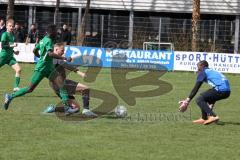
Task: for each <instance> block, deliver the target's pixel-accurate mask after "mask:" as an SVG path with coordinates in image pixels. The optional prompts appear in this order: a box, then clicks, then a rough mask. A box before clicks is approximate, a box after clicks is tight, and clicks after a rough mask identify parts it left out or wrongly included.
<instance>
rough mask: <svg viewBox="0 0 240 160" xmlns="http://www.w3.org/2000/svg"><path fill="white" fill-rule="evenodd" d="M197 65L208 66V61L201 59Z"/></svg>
mask: <svg viewBox="0 0 240 160" xmlns="http://www.w3.org/2000/svg"><path fill="white" fill-rule="evenodd" d="M198 64H199V65H201V66H204V67H208V62H207V61H206V60H202V61H200V62H198Z"/></svg>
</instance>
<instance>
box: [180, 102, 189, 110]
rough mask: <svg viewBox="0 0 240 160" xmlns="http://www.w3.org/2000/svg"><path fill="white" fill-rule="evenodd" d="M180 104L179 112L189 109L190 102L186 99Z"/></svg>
mask: <svg viewBox="0 0 240 160" xmlns="http://www.w3.org/2000/svg"><path fill="white" fill-rule="evenodd" d="M178 104H180V106H179V111H180V112H185V111H186V110H187V108H188V105H189V100H188V99H185V100H182V101H179V102H178Z"/></svg>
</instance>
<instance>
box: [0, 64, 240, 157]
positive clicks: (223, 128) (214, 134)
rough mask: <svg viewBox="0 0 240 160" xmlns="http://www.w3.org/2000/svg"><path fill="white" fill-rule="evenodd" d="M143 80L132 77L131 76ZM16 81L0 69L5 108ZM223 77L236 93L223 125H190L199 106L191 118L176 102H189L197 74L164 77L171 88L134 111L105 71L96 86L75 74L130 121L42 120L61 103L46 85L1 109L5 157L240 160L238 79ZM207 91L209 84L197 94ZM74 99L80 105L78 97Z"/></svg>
mask: <svg viewBox="0 0 240 160" xmlns="http://www.w3.org/2000/svg"><path fill="white" fill-rule="evenodd" d="M21 66H22V69H23V72H22V79H21V86H26V85H27V84H28V81H29V79H30V77H31V74H32V71H33V67H34V65H32V64H21ZM83 70H86V68H83ZM143 74H144V72H133V73H131V74H130V75H129V76H130V77H137V76H139V75H143ZM13 75H14V72H13V71H12V69H11V68H10V67H7V66H4V67H2V68H1V69H0V92H1V98H0V101H1V105H2V104H3V94H4V93H6V92H10V91H11V90H12V86H13V85H12V84H13ZM226 76H227V77H228V78H229V80H230V83H231V88H232V94H231V96H230V98H229V99H227V100H223V101H220V102H218V103H217V104H216V108H215V111H216V113H217V114H218V115H219V117H220V119H221V123H219V124H218V125H217V124H211V125H208V126H203V125H195V124H192V123H191V121H192V120H193V119H197V118H199V116H200V110H199V108H198V107H197V106H196V104H195V102H194V101H192V102H191V104H190V109H189V110H188V111H187V112H186V113H184V114H180V113H178V104H177V102H178V101H179V100H180V99H183V98H186V97H187V96H188V94H189V92H190V90H191V89H192V87H193V85H194V83H195V79H196V75H195V74H194V73H190V72H167V73H166V74H164V75H163V76H162V77H161V80H164V81H167V82H168V83H170V84H171V85H172V87H173V89H172V90H171V91H170V92H168V93H166V94H164V95H161V96H156V97H148V98H137V99H136V105H135V106H129V105H128V104H126V103H125V102H124V101H123V100H122V99H121V98H120V97H119V95H118V94H117V93H116V91H115V89H114V86H113V84H112V80H111V76H110V69H102V70H101V72H100V74H99V75H98V76H97V78H96V81H95V82H91V83H86V82H83V80H82V79H81V78H79V77H78V76H77V75H75V74H73V73H71V74H70V77H71V79H74V80H77V81H80V82H83V83H85V84H87V85H89V86H90V87H91V88H93V89H96V90H102V91H105V92H108V93H111V94H112V95H114V96H116V97H118V100H119V103H120V104H123V105H125V106H126V107H127V108H128V117H126V118H125V119H117V118H115V117H114V116H112V115H111V114H110V115H106V116H103V117H101V118H97V119H94V120H88V121H64V120H61V119H59V118H58V117H57V116H56V115H51V116H48V115H44V114H42V111H43V109H45V107H46V106H47V105H48V104H50V103H55V104H56V103H58V102H59V99H58V98H57V97H56V96H55V95H54V93H53V91H52V90H51V89H50V88H49V85H48V81H47V79H45V80H43V81H42V82H41V83H40V85H39V86H38V87H37V88H36V90H35V91H34V92H33V93H30V94H28V95H26V96H23V97H20V98H16V99H15V100H14V101H13V102H12V103H11V105H10V108H9V110H8V111H4V110H3V109H2V108H1V110H0V159H1V160H33V159H34V160H38V159H39V160H48V159H49V160H66V159H74V160H89V159H92V160H107V159H109V160H158V159H159V160H161V159H166V160H181V159H182V160H186V159H189V160H200V159H202V160H206V159H217V160H225V159H231V160H232V159H236V160H237V159H239V157H240V151H239V150H238V149H239V148H240V143H239V141H240V137H239V133H240V108H239V107H240V106H239V102H240V100H239V91H240V88H239V86H240V85H239V79H240V78H239V76H238V75H230V74H228V75H226ZM149 79H151V77H149ZM123 87H124V86H123ZM207 88H208V87H207V86H206V85H204V86H203V87H202V88H201V90H200V91H199V92H202V91H204V90H206V89H207ZM150 89H154V87H153V86H142V87H140V88H138V87H137V88H135V90H142V91H144V90H150ZM77 99H78V100H79V101H80V104H81V98H80V96H77ZM90 103H91V108H94V107H96V106H98V105H99V104H100V103H101V100H99V99H96V98H92V99H91V102H90Z"/></svg>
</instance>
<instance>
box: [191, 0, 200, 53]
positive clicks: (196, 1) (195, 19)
mask: <svg viewBox="0 0 240 160" xmlns="http://www.w3.org/2000/svg"><path fill="white" fill-rule="evenodd" d="M199 20H200V0H193V12H192V51H194V52H196V51H198V29H199Z"/></svg>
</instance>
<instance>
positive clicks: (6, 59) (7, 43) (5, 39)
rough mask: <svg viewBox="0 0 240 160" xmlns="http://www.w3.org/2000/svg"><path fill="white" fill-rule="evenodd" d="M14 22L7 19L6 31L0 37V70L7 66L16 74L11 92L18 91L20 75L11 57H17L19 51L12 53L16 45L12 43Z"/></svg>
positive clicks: (17, 65)
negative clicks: (0, 47)
mask: <svg viewBox="0 0 240 160" xmlns="http://www.w3.org/2000/svg"><path fill="white" fill-rule="evenodd" d="M13 30H14V21H13V20H12V19H9V20H8V21H7V31H6V32H4V33H3V34H2V36H1V42H2V50H1V52H0V68H1V67H2V66H3V65H5V64H7V65H9V66H11V67H12V68H13V69H14V70H15V72H16V74H15V84H14V88H13V91H17V90H19V87H18V86H19V83H20V74H21V67H20V66H19V64H18V63H17V61H16V59H15V58H14V57H13V54H16V55H18V54H19V51H14V50H13V48H14V47H17V44H16V43H14V36H13Z"/></svg>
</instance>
